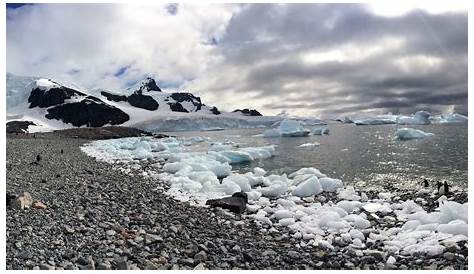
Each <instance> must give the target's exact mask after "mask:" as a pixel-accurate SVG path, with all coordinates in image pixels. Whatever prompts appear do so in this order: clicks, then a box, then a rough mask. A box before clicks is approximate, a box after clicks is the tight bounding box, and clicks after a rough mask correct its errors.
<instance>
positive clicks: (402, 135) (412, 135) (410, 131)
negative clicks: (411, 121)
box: [395, 128, 434, 141]
mask: <svg viewBox="0 0 474 274" xmlns="http://www.w3.org/2000/svg"><path fill="white" fill-rule="evenodd" d="M395 135H396V138H397V139H398V140H402V141H406V140H412V139H421V138H425V137H429V136H433V135H434V134H433V133H429V132H424V131H422V130H419V129H414V128H401V129H399V130H397V132H396V133H395Z"/></svg>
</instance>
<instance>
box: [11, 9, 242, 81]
mask: <svg viewBox="0 0 474 274" xmlns="http://www.w3.org/2000/svg"><path fill="white" fill-rule="evenodd" d="M235 8H236V6H234V5H213V6H203V5H191V4H187V5H180V6H179V7H178V13H177V14H176V15H171V14H169V13H168V11H167V9H166V8H165V5H114V4H102V5H89V4H79V5H61V4H49V5H33V6H25V7H22V8H20V9H16V10H13V11H10V10H9V11H8V12H9V15H8V18H9V20H8V22H7V52H8V54H7V70H8V71H10V72H13V73H17V74H27V75H38V74H40V75H42V76H49V77H54V78H60V79H64V80H70V81H76V82H79V83H80V84H82V85H84V86H88V87H92V86H108V87H111V88H118V87H123V86H124V84H125V83H126V82H127V81H128V80H136V79H137V78H141V77H142V76H143V75H145V74H151V75H152V76H155V77H157V78H158V79H159V80H160V81H161V82H171V83H180V82H182V81H185V80H189V79H193V78H195V77H198V76H199V75H201V73H202V71H203V70H205V69H206V67H207V66H209V65H211V64H212V63H213V61H214V58H213V57H212V56H213V54H212V51H213V46H212V45H209V44H208V43H206V42H207V41H208V40H209V39H211V38H212V37H216V38H219V37H220V36H221V35H222V33H223V32H224V30H225V27H226V24H227V22H228V21H229V19H230V17H231V15H232V12H233V10H235ZM129 65H130V69H128V70H127V71H126V73H125V74H124V75H123V78H122V79H118V78H117V77H115V76H114V75H113V74H114V73H115V72H116V71H117V70H118V69H119V68H120V67H124V66H129ZM73 71H76V72H77V73H75V74H73V75H71V74H70V72H73Z"/></svg>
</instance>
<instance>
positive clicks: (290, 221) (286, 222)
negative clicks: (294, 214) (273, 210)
mask: <svg viewBox="0 0 474 274" xmlns="http://www.w3.org/2000/svg"><path fill="white" fill-rule="evenodd" d="M278 223H279V224H280V225H281V226H290V225H293V224H294V223H295V219H293V218H284V219H281V220H279V221H278Z"/></svg>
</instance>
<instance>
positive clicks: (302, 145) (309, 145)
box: [298, 142, 320, 147]
mask: <svg viewBox="0 0 474 274" xmlns="http://www.w3.org/2000/svg"><path fill="white" fill-rule="evenodd" d="M319 145H320V143H318V142H314V143H304V144H301V145H299V146H298V147H315V146H319Z"/></svg>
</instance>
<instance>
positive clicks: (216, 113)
mask: <svg viewBox="0 0 474 274" xmlns="http://www.w3.org/2000/svg"><path fill="white" fill-rule="evenodd" d="M211 112H212V114H215V115H219V114H221V112H220V111H219V110H218V109H217V108H216V107H212V108H211Z"/></svg>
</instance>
